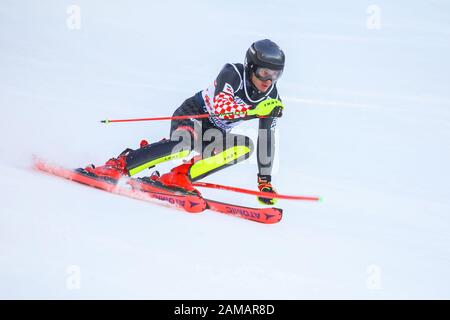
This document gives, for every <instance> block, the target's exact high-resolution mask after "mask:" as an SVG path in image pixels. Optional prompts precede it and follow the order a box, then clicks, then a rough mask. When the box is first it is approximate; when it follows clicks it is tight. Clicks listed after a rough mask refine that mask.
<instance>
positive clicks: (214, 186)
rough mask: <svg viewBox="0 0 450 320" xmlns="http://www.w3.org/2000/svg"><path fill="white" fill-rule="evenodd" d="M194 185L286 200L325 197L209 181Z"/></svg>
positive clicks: (321, 199) (319, 199)
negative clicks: (252, 188)
mask: <svg viewBox="0 0 450 320" xmlns="http://www.w3.org/2000/svg"><path fill="white" fill-rule="evenodd" d="M193 185H194V186H195V187H203V188H212V189H220V190H228V191H233V192H239V193H246V194H251V195H254V196H259V197H267V198H277V199H286V200H306V201H319V202H322V201H323V198H321V197H310V196H291V195H285V194H279V193H270V192H260V191H253V190H248V189H243V188H236V187H230V186H224V185H220V184H214V183H208V182H195V183H194V184H193Z"/></svg>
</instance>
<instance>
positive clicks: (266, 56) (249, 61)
mask: <svg viewBox="0 0 450 320" xmlns="http://www.w3.org/2000/svg"><path fill="white" fill-rule="evenodd" d="M284 61H285V56H284V52H283V50H281V48H280V47H279V46H278V45H277V44H276V43H275V42H273V41H271V40H269V39H264V40H259V41H256V42H254V43H253V44H252V45H251V46H250V48H248V50H247V54H246V55H245V63H244V66H245V69H246V70H247V72H250V71H252V72H255V71H256V69H257V68H258V67H262V68H268V69H271V70H281V71H283V69H284Z"/></svg>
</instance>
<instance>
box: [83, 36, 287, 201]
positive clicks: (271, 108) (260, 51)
mask: <svg viewBox="0 0 450 320" xmlns="http://www.w3.org/2000/svg"><path fill="white" fill-rule="evenodd" d="M284 64H285V55H284V52H283V51H282V50H281V49H280V47H279V46H278V45H277V44H276V43H274V42H272V41H271V40H268V39H264V40H260V41H256V42H254V43H253V44H252V45H251V46H250V48H249V49H248V50H247V53H246V57H245V61H244V64H241V63H234V64H233V63H228V64H226V65H225V66H224V67H223V68H222V70H221V71H220V73H219V75H218V76H217V78H216V80H215V81H214V83H213V84H212V85H211V86H209V87H208V88H206V89H205V90H202V91H200V92H197V93H196V94H195V95H194V96H192V97H190V98H188V99H187V100H185V101H184V102H183V103H182V104H181V106H180V107H179V108H178V109H176V111H175V112H174V114H173V115H174V116H183V115H198V114H209V115H210V117H208V118H202V119H192V118H191V119H185V120H172V122H171V128H170V139H163V140H161V141H159V142H155V143H151V144H149V143H148V142H147V141H145V140H142V141H141V144H140V148H138V149H136V150H132V149H126V150H125V151H123V152H122V153H121V154H120V155H119V156H118V157H117V158H112V159H110V160H108V161H107V162H106V163H105V165H103V166H99V167H95V166H93V165H90V166H88V167H86V168H85V170H86V171H88V172H89V173H90V174H94V175H96V176H98V177H101V178H104V179H109V180H114V181H116V180H118V179H119V178H120V177H122V176H132V175H135V174H137V173H139V172H141V171H142V170H144V169H147V168H151V167H154V166H156V165H157V164H159V163H162V162H165V161H169V160H173V159H180V158H184V157H186V156H188V155H189V154H190V152H191V151H192V150H194V151H197V152H198V153H199V156H196V157H194V158H193V159H191V160H190V161H188V162H185V163H183V164H182V165H180V166H178V167H175V168H173V169H172V170H171V171H170V172H169V173H166V174H164V175H162V176H160V174H159V173H158V172H157V171H156V172H154V173H153V174H152V175H151V177H150V178H151V179H152V180H157V181H159V182H161V183H162V184H163V185H165V186H167V187H171V188H182V189H184V190H188V191H194V192H196V190H195V188H194V187H193V186H192V182H194V181H197V180H199V179H201V178H204V177H206V176H207V175H209V174H211V173H213V172H216V171H218V170H221V169H223V168H226V167H228V166H231V165H233V164H235V163H238V162H241V161H243V160H245V159H247V158H248V157H250V155H251V153H252V152H253V150H254V146H253V142H252V141H251V139H250V138H249V137H247V136H243V135H238V134H232V133H230V131H231V129H232V128H233V127H234V126H236V125H238V124H239V123H241V122H242V121H246V120H250V119H255V118H259V129H260V130H259V134H258V146H257V153H258V157H257V160H258V175H257V183H258V189H259V190H260V191H262V192H270V193H275V192H276V191H275V189H274V188H273V187H272V184H271V172H272V164H273V158H274V148H275V147H274V130H275V125H276V120H277V118H278V117H281V116H282V109H283V104H282V102H281V100H280V97H279V95H278V90H277V86H276V83H277V80H278V79H279V78H280V76H281V74H282V73H283V69H284ZM258 199H259V201H260V202H261V203H263V204H266V205H273V204H275V202H276V199H270V198H262V197H259V198H258Z"/></svg>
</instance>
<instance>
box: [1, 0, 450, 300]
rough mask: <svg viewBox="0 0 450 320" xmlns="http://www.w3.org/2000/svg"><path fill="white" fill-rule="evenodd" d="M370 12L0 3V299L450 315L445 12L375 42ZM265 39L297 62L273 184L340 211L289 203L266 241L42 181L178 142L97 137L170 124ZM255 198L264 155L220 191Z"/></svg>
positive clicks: (385, 13) (239, 5) (224, 224)
mask: <svg viewBox="0 0 450 320" xmlns="http://www.w3.org/2000/svg"><path fill="white" fill-rule="evenodd" d="M73 4H75V5H78V6H79V8H80V9H81V29H79V30H72V29H70V28H68V27H67V19H68V16H69V14H68V13H67V9H68V7H69V5H73ZM372 4H373V2H372V1H366V0H358V1H356V0H347V1H339V2H338V1H323V0H322V1H297V0H285V1H265V0H258V1H237V0H229V1H225V2H224V1H206V0H202V1H181V0H179V1H175V0H168V1H136V0H134V1H120V2H119V1H114V2H113V1H106V0H96V1H88V0H84V1H83V0H71V1H65V0H64V1H56V0H45V1H31V0H30V1H26V0H20V1H16V0H2V1H1V2H0V108H1V109H0V110H1V117H0V124H1V125H0V138H1V143H0V148H1V152H0V176H1V179H0V197H1V207H0V298H7V299H10V298H43V299H47V298H63V299H76V298H151V299H164V298H178V299H188V298H189V299H205V298H210V299H219V298H235V299H241V298H255V299H259V298H261V299H263V298H264V299H281V298H287V299H298V298H308V299H314V298H344V299H347V298H358V299H359V298H369V299H380V298H388V299H391V298H450V289H449V285H450V274H449V270H450V233H449V226H450V218H449V214H450V188H449V180H450V169H449V163H450V144H449V141H450V90H449V88H450V62H449V58H448V57H450V41H449V37H450V3H449V2H448V1H444V0H435V1H431V0H428V1H425V0H424V1H384V0H379V1H377V2H376V5H378V8H379V9H381V16H380V17H381V29H379V30H372V29H369V28H368V27H367V25H366V20H367V19H368V17H369V14H368V13H367V10H368V8H369V6H370V5H372ZM267 37H268V38H271V39H273V40H274V41H276V42H277V43H279V44H280V46H281V47H282V48H283V49H284V50H285V52H286V54H287V66H286V70H285V73H284V75H283V78H282V79H281V80H280V82H279V89H280V92H281V95H282V97H283V99H284V101H285V104H286V111H285V114H284V117H283V118H282V119H280V121H279V122H278V124H279V125H278V147H279V148H278V153H277V166H276V168H275V171H274V183H275V186H276V187H277V188H278V190H279V191H280V192H284V193H290V194H305V195H321V196H323V197H324V199H325V202H323V203H306V202H292V201H291V202H289V201H280V203H279V205H280V206H281V207H282V208H283V209H284V212H285V215H284V219H283V220H282V222H281V223H279V224H277V225H261V224H257V223H253V222H247V221H244V220H241V219H236V218H232V217H228V216H225V215H221V214H218V213H213V212H208V211H206V212H205V213H204V214H202V215H191V214H187V213H183V212H180V211H174V210H172V209H167V208H165V207H162V206H158V205H152V204H149V203H145V202H140V201H136V200H132V199H127V198H124V197H120V196H116V195H112V194H108V193H106V192H102V191H99V190H94V189H90V188H87V187H84V186H81V185H78V184H74V183H70V182H68V181H64V180H62V179H58V178H54V177H51V176H47V175H44V174H42V173H39V172H35V171H33V170H32V169H31V156H32V154H37V155H40V156H41V157H44V158H47V159H49V160H52V161H54V162H56V163H59V164H62V165H65V166H69V167H77V166H80V165H85V164H88V163H96V164H99V163H103V162H104V161H105V160H106V159H107V158H109V157H110V156H114V155H117V154H118V153H119V152H121V151H122V150H123V149H124V148H125V147H136V146H137V144H138V143H139V141H140V139H141V138H146V139H148V140H150V141H155V140H159V139H161V138H163V137H165V136H167V134H168V128H169V123H168V122H159V123H156V122H155V123H150V122H149V123H132V124H131V123H130V124H117V125H109V126H105V125H101V124H99V122H98V121H99V120H101V119H105V118H126V117H142V116H144V117H145V116H163V115H170V114H171V113H172V112H173V110H174V109H175V108H176V107H178V106H179V105H180V104H181V103H182V101H183V100H184V99H186V98H188V97H189V96H191V95H192V94H193V93H195V92H197V91H198V90H200V89H202V88H205V87H206V86H207V85H208V84H209V83H210V82H211V81H213V79H214V77H215V76H216V74H217V72H218V71H219V70H220V68H221V67H222V66H223V64H224V63H226V62H240V61H242V60H243V56H244V53H245V50H246V49H247V47H248V46H249V45H250V43H252V42H253V41H255V40H259V39H262V38H267ZM255 128H256V122H251V123H248V124H245V125H243V126H242V127H241V128H239V130H238V131H240V132H246V133H249V134H250V135H252V136H255ZM170 166H173V164H165V165H161V166H160V170H161V171H166V170H168V169H169V168H170ZM255 180H256V162H255V158H254V157H253V158H252V159H250V161H249V162H248V163H244V164H241V165H238V166H235V167H233V168H230V169H229V170H227V171H223V172H219V173H217V174H215V175H212V176H210V177H208V179H206V181H210V182H220V183H223V184H231V185H236V186H241V187H246V188H255V183H256V181H255ZM204 194H205V195H207V196H211V197H216V198H217V199H219V200H228V201H233V202H236V203H242V204H247V205H254V206H258V203H257V202H256V200H255V199H254V197H251V196H246V195H237V194H230V193H227V192H224V191H211V190H204ZM78 280H79V281H78Z"/></svg>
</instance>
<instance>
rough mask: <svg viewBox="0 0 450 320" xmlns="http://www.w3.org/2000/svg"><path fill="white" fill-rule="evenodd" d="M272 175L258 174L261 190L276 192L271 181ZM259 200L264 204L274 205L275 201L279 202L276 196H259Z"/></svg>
mask: <svg viewBox="0 0 450 320" xmlns="http://www.w3.org/2000/svg"><path fill="white" fill-rule="evenodd" d="M271 179H272V178H271V176H269V175H260V174H258V189H259V191H261V192H271V193H276V191H275V189H274V188H273V187H272V184H271V183H270V181H271ZM258 201H259V202H261V203H262V204H264V205H268V206H271V205H274V204H275V203H277V199H274V198H263V197H258Z"/></svg>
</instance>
